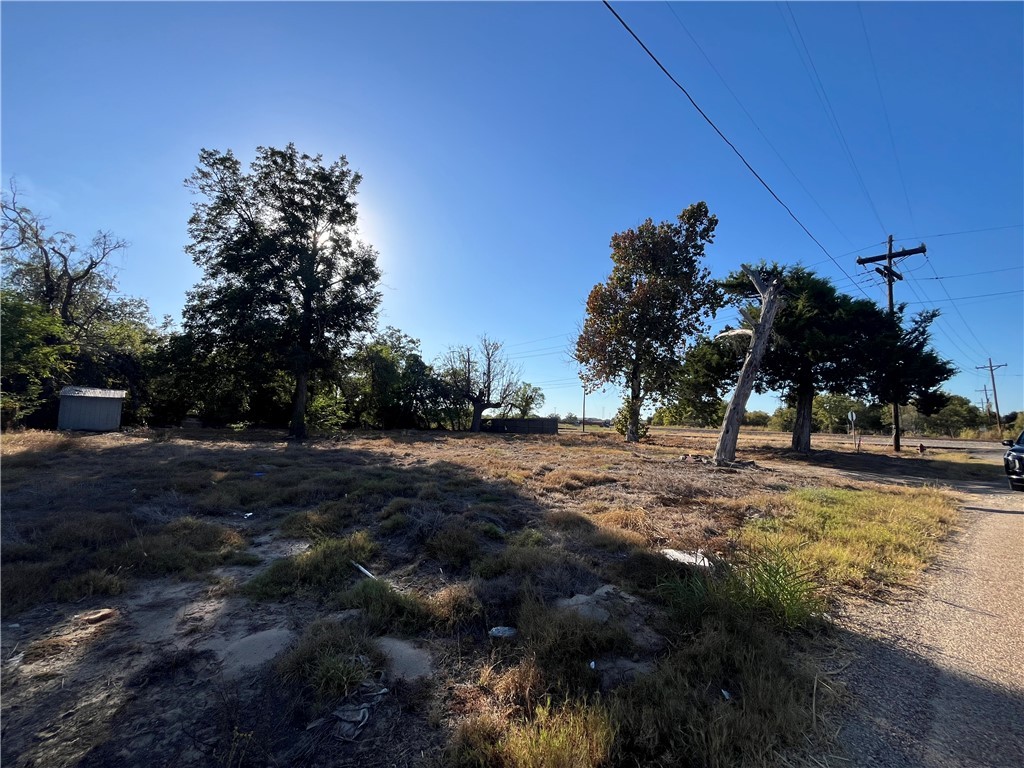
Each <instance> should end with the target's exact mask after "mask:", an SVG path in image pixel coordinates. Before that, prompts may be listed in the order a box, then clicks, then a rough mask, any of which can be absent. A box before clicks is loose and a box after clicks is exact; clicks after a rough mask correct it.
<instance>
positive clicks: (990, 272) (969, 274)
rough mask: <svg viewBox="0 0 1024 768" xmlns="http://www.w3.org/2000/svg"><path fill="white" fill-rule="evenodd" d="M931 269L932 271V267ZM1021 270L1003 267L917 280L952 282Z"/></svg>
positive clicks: (1019, 268) (1021, 267) (1023, 267)
mask: <svg viewBox="0 0 1024 768" xmlns="http://www.w3.org/2000/svg"><path fill="white" fill-rule="evenodd" d="M933 269H934V267H933ZM1021 269H1024V266H1020V267H1004V268H1003V269H987V270H985V271H984V272H964V273H963V274H962V275H943V276H942V277H939V276H938V275H936V276H935V277H919V278H918V280H953V279H955V278H958V277H975V276H976V275H994V274H996V273H997V272H1016V271H1018V270H1021Z"/></svg>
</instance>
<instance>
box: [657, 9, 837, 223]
mask: <svg viewBox="0 0 1024 768" xmlns="http://www.w3.org/2000/svg"><path fill="white" fill-rule="evenodd" d="M665 5H667V6H668V9H669V10H670V11H671V12H672V15H673V16H675V19H676V21H677V22H678V23H679V26H680V27H682V29H683V32H685V33H686V36H687V37H689V38H690V42H692V43H693V44H694V46H696V48H697V50H698V51H700V53H701V56H703V57H704V61H706V62H707V63H708V66H709V67H711V71H712V72H714V73H715V74H716V75H717V76H718V79H719V81H721V83H722V85H723V86H725V90H727V91H728V92H729V95H730V96H732V98H733V100H734V101H735V102H736V103H737V104H738V105H739V107H740V109H742V110H743V114H744V115H746V116H747V119H748V120H750V122H751V124H752V125H753V126H754V128H755V129H757V132H758V133H759V134H761V138H762V139H764V141H765V143H766V144H767V145H768V146H769V147H771V150H772V152H774V153H775V156H776V157H777V158H779V161H780V162H781V163H782V165H783V166H785V168H786V170H787V171H789V173H790V175H791V176H792V177H793V178H794V179H796V183H797V184H799V185H800V189H802V190H803V191H804V192H805V193H806V194H807V196H808V197H809V198H811V202H813V203H814V204H815V205H816V206H818V210H819V211H821V213H822V215H823V216H824V217H825V218H826V219H828V222H829V224H831V225H832V226H833V227H835V230H836V232H838V233H839V234H840V235H842V236H843V238H845V239H846V242H848V243H849V242H850V238H849V237H848V236H847V234H846V233H845V232H843V230H841V229H840V228H839V225H838V224H836V223H835V221H833V219H832V217H831V216H829V215H828V211H826V210H825V209H824V208H823V207H822V206H821V203H819V202H818V200H817V198H815V197H814V195H812V194H811V191H810V190H809V189H808V188H807V187H806V186H805V185H804V183H803V181H801V180H800V177H799V176H797V175H796V171H794V170H793V169H792V168H791V167H790V165H789V163H787V162H786V158H784V157H783V156H782V154H781V153H780V152H779V150H777V149H776V148H775V145H774V144H772V142H771V139H769V138H768V136H767V135H765V132H764V131H762V130H761V126H760V125H758V124H757V121H756V120H755V119H754V116H753V115H752V114H750V112H749V111H748V110H747V108H746V107H745V106H744V105H743V102H742V101H740V97H739V96H737V95H736V93H735V91H733V89H732V88H730V87H729V83H728V82H726V80H725V77H723V76H722V73H721V72H719V71H718V67H716V66H715V63H714V62H713V61H712V60H711V57H710V56H708V54H707V53H706V52H705V50H704V48H703V47H702V46H701V44H700V43H699V42H698V41H697V38H696V37H694V36H693V34H692V33H691V32H690V30H689V29H688V28H687V27H686V24H684V23H683V20H682V19H681V18H679V14H678V13H676V9H675V8H673V7H672V3H670V2H669V0H665Z"/></svg>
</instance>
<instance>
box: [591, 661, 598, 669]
mask: <svg viewBox="0 0 1024 768" xmlns="http://www.w3.org/2000/svg"><path fill="white" fill-rule="evenodd" d="M590 668H591V669H597V662H596V661H592V662H590Z"/></svg>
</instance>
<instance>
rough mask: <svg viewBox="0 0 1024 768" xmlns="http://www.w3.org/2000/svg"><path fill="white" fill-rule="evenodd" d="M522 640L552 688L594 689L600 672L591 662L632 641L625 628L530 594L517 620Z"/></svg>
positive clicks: (576, 690)
mask: <svg viewBox="0 0 1024 768" xmlns="http://www.w3.org/2000/svg"><path fill="white" fill-rule="evenodd" d="M516 625H517V627H518V629H519V633H520V637H521V638H522V641H521V644H522V647H523V648H524V650H525V651H526V652H527V653H528V654H530V655H531V656H532V657H533V659H534V661H535V663H536V665H537V667H538V669H540V670H541V673H542V675H543V677H544V680H545V682H546V684H547V687H548V690H551V691H553V690H560V691H563V692H569V693H573V692H580V691H586V690H594V689H596V685H597V675H596V673H595V672H594V671H593V670H592V669H591V667H590V662H591V661H593V660H594V659H596V658H597V657H598V656H601V655H604V654H607V653H613V652H617V653H623V652H626V651H628V650H629V649H630V647H631V645H632V642H631V640H630V638H629V635H628V634H627V633H626V631H625V630H624V629H622V628H621V627H619V626H616V625H613V624H598V623H597V622H594V621H591V620H589V619H585V618H583V617H582V616H580V615H579V614H577V613H575V612H573V611H564V610H558V609H555V608H549V607H547V606H545V605H543V604H542V603H541V602H540V601H539V600H538V599H537V598H536V597H535V596H533V595H526V596H525V597H524V599H523V601H522V603H521V604H520V606H519V615H518V620H517V624H516Z"/></svg>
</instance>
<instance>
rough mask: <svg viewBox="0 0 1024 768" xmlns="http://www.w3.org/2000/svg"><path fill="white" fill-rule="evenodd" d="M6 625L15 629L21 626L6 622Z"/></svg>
mask: <svg viewBox="0 0 1024 768" xmlns="http://www.w3.org/2000/svg"><path fill="white" fill-rule="evenodd" d="M7 626H8V627H10V628H11V629H17V628H18V627H20V626H21V624H8V625H7Z"/></svg>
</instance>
